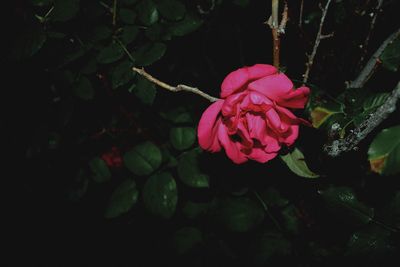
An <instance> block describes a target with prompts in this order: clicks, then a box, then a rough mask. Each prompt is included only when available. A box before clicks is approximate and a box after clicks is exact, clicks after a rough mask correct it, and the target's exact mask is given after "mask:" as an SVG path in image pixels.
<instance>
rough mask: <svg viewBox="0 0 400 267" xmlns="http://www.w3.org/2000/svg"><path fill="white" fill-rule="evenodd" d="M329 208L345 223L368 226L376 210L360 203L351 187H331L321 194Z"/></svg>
mask: <svg viewBox="0 0 400 267" xmlns="http://www.w3.org/2000/svg"><path fill="white" fill-rule="evenodd" d="M319 193H320V194H321V196H322V198H323V199H324V201H325V203H326V204H327V207H328V208H329V209H330V210H331V211H332V212H334V213H336V214H337V215H338V216H339V219H341V220H343V221H351V222H355V223H358V224H359V223H361V224H366V223H368V222H370V221H371V220H372V219H373V217H374V209H373V208H369V207H367V206H365V205H364V204H363V203H361V202H360V201H358V199H357V198H356V196H355V194H354V192H353V190H352V189H351V188H349V187H333V186H332V187H330V188H328V189H327V190H325V191H321V192H319Z"/></svg>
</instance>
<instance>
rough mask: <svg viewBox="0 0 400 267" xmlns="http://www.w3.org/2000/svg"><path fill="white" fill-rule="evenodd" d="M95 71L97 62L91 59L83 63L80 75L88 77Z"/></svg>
mask: <svg viewBox="0 0 400 267" xmlns="http://www.w3.org/2000/svg"><path fill="white" fill-rule="evenodd" d="M96 70H97V62H96V59H95V58H93V57H91V58H90V59H88V60H87V61H86V62H85V63H83V66H82V69H81V73H83V74H86V75H89V74H93V73H95V72H96Z"/></svg>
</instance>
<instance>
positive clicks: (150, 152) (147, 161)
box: [123, 142, 161, 176]
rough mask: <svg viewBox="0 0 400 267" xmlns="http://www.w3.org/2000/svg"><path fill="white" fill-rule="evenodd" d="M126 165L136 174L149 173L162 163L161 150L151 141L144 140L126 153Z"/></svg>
mask: <svg viewBox="0 0 400 267" xmlns="http://www.w3.org/2000/svg"><path fill="white" fill-rule="evenodd" d="M123 158H124V163H125V165H126V167H127V168H128V169H129V170H130V171H131V172H133V173H134V174H136V175H139V176H143V175H149V174H151V173H152V172H154V171H155V170H156V169H158V167H160V164H161V151H160V149H159V148H158V147H157V146H156V145H154V144H153V143H151V142H144V143H141V144H139V145H136V146H135V147H133V148H132V149H131V150H130V151H128V152H126V153H125V155H124V157H123Z"/></svg>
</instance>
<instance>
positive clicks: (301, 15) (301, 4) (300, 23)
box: [299, 0, 304, 28]
mask: <svg viewBox="0 0 400 267" xmlns="http://www.w3.org/2000/svg"><path fill="white" fill-rule="evenodd" d="M303 9H304V0H301V3H300V13H299V28H301V26H302V25H303Z"/></svg>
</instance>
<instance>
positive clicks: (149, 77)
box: [132, 67, 219, 102]
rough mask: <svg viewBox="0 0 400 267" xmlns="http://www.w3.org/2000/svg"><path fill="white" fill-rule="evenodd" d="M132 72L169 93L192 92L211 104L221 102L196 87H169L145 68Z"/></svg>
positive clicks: (135, 69) (181, 85)
mask: <svg viewBox="0 0 400 267" xmlns="http://www.w3.org/2000/svg"><path fill="white" fill-rule="evenodd" d="M132 70H133V71H135V72H136V73H138V74H139V75H141V76H143V77H144V78H146V79H147V80H149V81H150V82H152V83H154V84H156V85H158V86H160V87H161V88H164V89H166V90H168V91H171V92H174V93H175V92H180V91H186V92H190V93H193V94H196V95H199V96H201V97H204V98H205V99H207V100H208V101H210V102H215V101H218V100H219V98H216V97H213V96H210V95H208V94H206V93H204V92H203V91H201V90H200V89H198V88H195V87H191V86H187V85H184V84H179V85H177V86H172V85H169V84H167V83H165V82H163V81H160V80H159V79H157V78H155V77H153V76H152V75H150V74H149V73H147V72H146V71H145V70H144V69H143V68H142V69H139V68H136V67H133V68H132Z"/></svg>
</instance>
